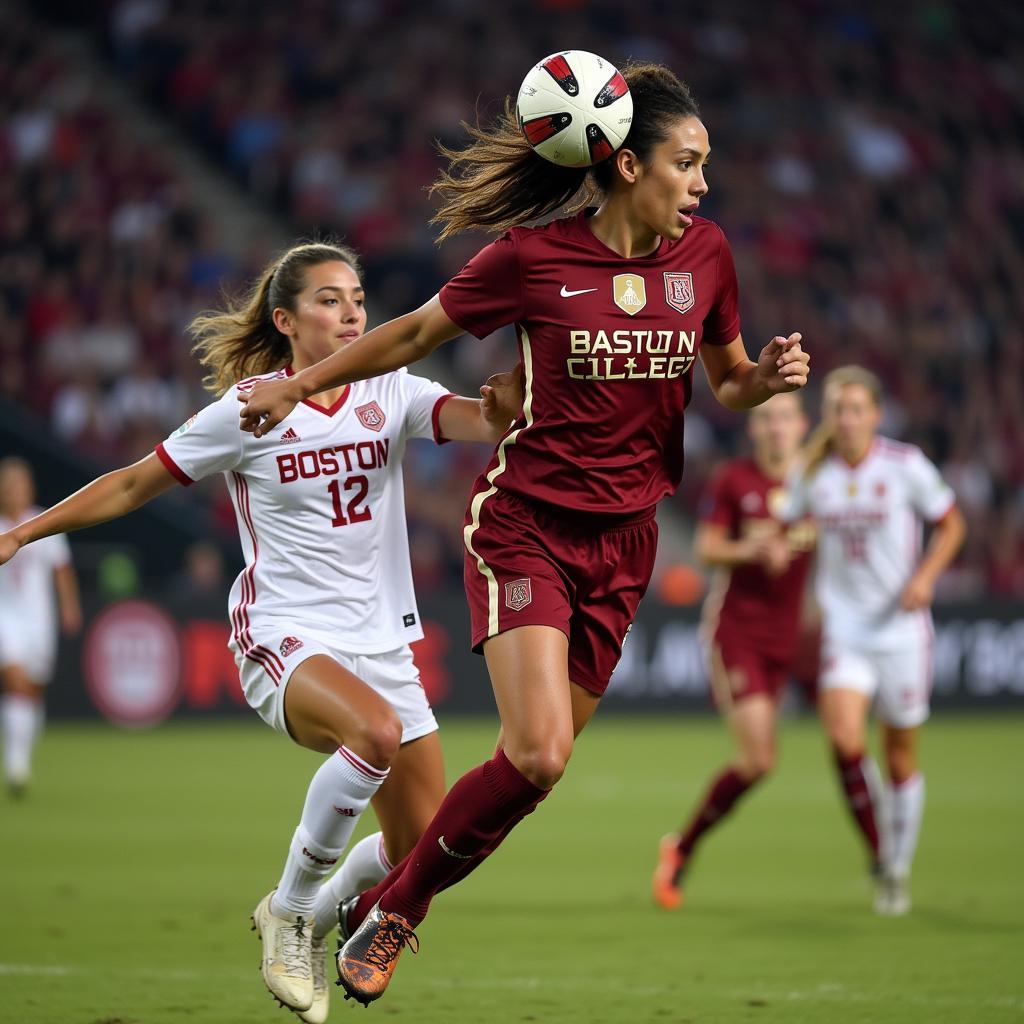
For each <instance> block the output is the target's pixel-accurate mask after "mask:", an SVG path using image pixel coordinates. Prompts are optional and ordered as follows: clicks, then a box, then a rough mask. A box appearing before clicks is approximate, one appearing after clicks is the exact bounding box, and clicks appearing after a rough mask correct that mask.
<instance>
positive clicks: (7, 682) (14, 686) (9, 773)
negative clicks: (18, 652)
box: [0, 664, 45, 798]
mask: <svg viewBox="0 0 1024 1024" xmlns="http://www.w3.org/2000/svg"><path fill="white" fill-rule="evenodd" d="M0 691H2V698H0V720H2V729H3V748H4V779H5V781H6V783H7V789H8V792H9V793H10V794H11V796H13V797H16V798H17V797H21V796H23V795H24V793H25V789H26V787H27V786H28V783H29V779H30V777H31V775H32V751H33V749H34V747H35V744H36V740H38V739H39V734H40V733H41V732H42V726H43V715H44V707H45V705H44V703H43V695H44V692H45V688H44V687H42V686H40V685H39V684H38V683H36V682H34V681H33V680H32V679H31V678H29V676H28V674H27V673H26V672H25V670H24V669H23V668H22V667H21V666H20V665H14V664H11V665H5V666H4V667H3V668H2V669H0Z"/></svg>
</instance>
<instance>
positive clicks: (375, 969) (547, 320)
mask: <svg viewBox="0 0 1024 1024" xmlns="http://www.w3.org/2000/svg"><path fill="white" fill-rule="evenodd" d="M626 79H627V81H628V83H629V87H630V90H631V91H632V94H633V105H634V115H633V123H632V127H631V129H630V132H629V136H628V137H627V139H626V141H625V143H624V145H623V147H622V148H621V149H620V150H619V151H618V152H617V153H615V154H614V155H613V156H611V157H609V158H608V159H606V160H605V161H604V162H602V163H600V164H598V165H597V166H596V167H594V168H593V170H592V172H591V173H588V171H587V170H586V169H581V170H573V169H567V168H562V167H557V166H554V165H552V164H549V163H547V162H546V161H544V160H543V159H542V158H541V157H539V156H538V155H537V154H536V153H534V152H533V150H532V149H531V148H530V146H529V144H528V143H527V142H526V140H525V139H524V138H523V136H522V134H521V133H520V131H519V127H518V124H517V122H516V120H515V117H514V115H513V113H512V110H511V104H508V105H507V107H506V116H505V118H504V119H503V121H502V122H501V123H500V124H498V125H497V126H496V127H495V128H494V129H493V130H491V131H485V130H481V129H476V130H475V131H474V135H475V141H474V143H473V144H472V145H470V146H469V148H468V149H466V150H464V151H462V152H453V151H447V153H446V155H448V156H449V157H450V158H451V160H452V165H453V167H452V171H451V172H450V173H447V174H445V175H443V176H442V178H441V180H440V181H439V182H438V183H437V186H436V187H437V189H438V190H439V191H440V192H441V194H442V195H443V196H444V197H445V203H444V205H443V206H442V208H441V210H440V212H439V213H438V215H437V219H438V220H439V221H440V222H441V223H442V224H443V226H444V227H443V230H442V232H441V236H442V238H443V237H447V236H448V235H451V234H454V233H456V232H458V231H463V230H466V229H470V228H483V229H487V230H506V229H511V230H506V233H505V234H504V235H503V236H502V237H501V238H499V239H498V240H496V241H494V242H492V243H491V244H490V245H488V246H486V247H485V248H484V249H482V250H481V251H480V252H479V253H478V254H477V255H476V256H475V257H474V258H473V259H472V260H471V261H470V262H469V263H468V264H467V265H466V267H465V268H464V269H463V270H462V271H461V272H460V273H459V274H457V275H456V277H455V278H453V279H452V280H451V281H449V282H448V284H446V285H445V286H444V287H443V288H442V289H441V292H440V294H439V295H437V296H435V297H434V298H432V299H431V300H430V301H429V302H427V303H426V304H425V305H424V306H422V307H421V308H420V309H418V310H416V311H415V312H413V313H409V314H407V315H405V316H402V317H399V318H398V319H396V320H393V321H391V322H390V323H388V324H385V325H383V326H381V327H378V328H376V329H375V330H373V331H371V332H370V333H369V334H367V335H366V337H365V338H364V339H363V340H362V341H360V342H358V343H357V344H355V345H352V346H350V347H349V348H348V349H347V350H346V351H345V352H339V353H336V354H335V355H334V356H332V357H330V358H328V359H326V360H325V361H324V362H323V363H321V364H319V365H318V366H313V367H310V368H309V369H308V370H306V371H304V372H303V373H301V374H296V375H295V376H294V377H290V378H288V379H287V380H281V381H274V382H266V383H263V384H262V385H257V386H256V387H254V388H253V389H251V390H250V391H248V392H247V393H246V394H244V395H241V396H240V399H241V400H242V401H243V402H244V403H245V406H244V408H243V409H242V425H243V427H246V428H248V429H251V430H254V431H255V433H256V435H257V437H262V436H266V435H267V434H268V433H271V432H274V431H276V430H277V428H278V424H280V423H281V421H282V420H283V419H284V418H285V416H287V415H288V413H289V412H290V411H291V410H292V409H293V408H294V407H295V405H296V403H297V402H300V401H301V400H302V399H303V398H304V397H305V396H307V395H309V394H311V393H314V392H316V391H319V390H321V389H323V388H325V387H337V386H340V385H342V384H344V383H345V382H346V381H354V380H358V379H361V378H365V377H371V376H374V375H376V374H378V373H384V372H387V371H389V370H394V369H395V368H396V367H400V366H404V365H406V364H407V363H410V362H412V361H414V360H416V359H419V358H422V357H423V356H424V355H426V354H427V353H428V352H431V351H432V350H433V349H435V348H436V347H437V346H438V345H440V344H441V343H442V342H445V341H448V340H449V339H451V338H454V337H456V336H457V335H459V334H462V333H464V332H468V333H470V334H473V335H475V336H476V337H478V338H483V337H484V336H486V335H488V334H489V333H490V332H492V331H494V330H495V329H496V328H498V327H501V326H502V325H504V324H511V323H514V324H516V328H517V333H518V337H519V344H520V352H521V358H522V365H523V369H524V374H525V390H526V399H525V402H524V404H523V409H522V414H521V416H520V417H519V418H518V419H517V421H516V423H515V426H514V428H513V429H512V430H510V431H509V432H508V433H507V434H506V435H505V437H504V438H502V440H501V443H500V444H499V445H498V448H497V451H496V452H495V454H494V457H493V459H492V460H491V463H490V466H489V468H488V469H487V471H486V472H485V473H484V474H483V475H482V476H481V477H480V479H479V480H478V481H477V484H476V486H475V489H474V492H473V494H472V497H471V500H470V504H469V509H468V511H467V514H466V521H465V531H464V538H465V546H466V565H465V573H466V589H467V595H468V599H469V603H470V611H471V618H472V630H473V636H472V642H473V646H474V648H475V649H477V650H480V649H482V650H483V653H484V656H485V658H486V661H487V667H488V670H489V672H490V676H491V682H492V685H493V688H494V694H495V698H496V701H497V705H498V711H499V714H500V717H501V724H502V730H503V737H504V740H503V744H502V746H501V747H500V749H499V750H498V751H497V752H496V753H495V754H494V756H493V757H491V758H490V760H488V761H486V762H485V763H484V764H482V765H480V766H479V767H477V768H475V769H473V770H472V771H470V772H469V773H468V774H466V775H464V776H463V777H462V778H461V779H460V780H459V781H458V782H457V783H456V784H455V785H454V786H453V787H452V789H451V790H450V791H449V793H448V795H447V796H446V797H445V799H444V802H443V803H442V805H441V808H440V810H439V811H438V813H437V815H436V816H435V818H434V820H433V822H432V823H431V824H430V826H429V827H428V828H427V830H426V832H424V834H423V836H422V837H421V839H420V841H419V842H418V843H417V844H416V847H415V849H414V850H413V852H412V853H411V854H410V856H409V858H408V859H407V861H406V863H405V864H404V865H402V866H400V867H396V869H395V871H393V872H392V873H391V874H390V875H389V876H388V878H387V879H385V880H384V881H383V882H381V883H379V885H378V886H376V887H374V889H372V890H370V891H369V892H368V893H365V894H364V895H363V896H362V897H361V898H360V899H359V900H358V901H356V903H355V905H349V904H348V903H346V905H345V907H344V914H345V919H346V920H345V923H344V927H345V928H347V929H349V930H351V929H354V928H356V926H359V927H358V930H357V931H355V932H354V933H353V934H352V938H350V939H349V941H348V942H347V944H346V945H345V947H344V949H343V950H342V951H341V952H340V953H339V955H338V968H339V975H340V980H341V982H342V983H343V985H344V986H345V988H346V991H347V993H348V994H349V995H351V996H354V997H355V998H356V999H358V1000H360V1001H362V1002H364V1003H368V1002H369V1001H371V1000H373V999H376V998H378V997H379V996H380V995H381V994H382V993H383V991H384V989H385V988H386V987H387V984H388V982H389V980H390V978H391V976H392V973H393V970H394V966H395V963H396V962H397V959H398V956H399V954H400V953H401V950H402V949H403V948H404V946H405V945H406V944H407V942H408V941H409V939H410V937H411V936H412V929H413V927H414V926H416V925H418V924H419V922H420V921H422V920H423V918H424V917H425V916H426V913H427V909H428V907H429V905H430V901H431V898H432V897H433V896H434V895H435V894H436V893H437V892H438V891H439V890H441V889H442V888H444V887H446V886H448V885H451V884H452V883H453V882H454V881H456V880H458V879H459V878H461V877H463V876H465V875H466V874H468V873H469V872H470V871H471V870H473V868H474V867H475V866H476V864H478V863H479V862H480V861H481V860H483V859H484V858H485V857H486V856H487V855H488V854H489V853H490V852H492V851H493V850H494V849H495V848H496V847H497V845H498V844H499V843H500V842H501V841H502V839H503V838H504V837H505V836H506V835H507V834H508V832H509V831H510V830H511V829H512V828H513V826H514V825H515V824H516V823H517V822H518V821H520V820H521V819H522V818H523V817H525V816H526V815H527V814H529V813H530V812H531V811H532V810H533V809H534V808H535V807H536V806H537V804H538V803H539V802H540V801H541V800H542V799H543V798H544V797H545V796H546V795H547V793H548V792H549V790H550V789H551V787H552V786H553V785H554V784H555V783H556V782H557V781H558V779H559V778H560V777H561V775H562V773H563V771H564V770H565V766H566V762H567V761H568V759H569V755H570V753H571V751H572V747H573V740H574V736H575V734H577V733H579V731H580V730H581V729H582V728H583V727H584V725H585V724H586V722H587V720H588V719H589V718H590V716H591V715H592V714H593V712H594V710H595V708H596V707H597V704H598V701H599V699H600V696H601V694H602V693H603V692H604V690H605V688H606V686H607V685H608V679H609V677H610V675H611V672H612V669H613V668H614V667H615V664H616V662H617V661H618V658H619V656H620V653H621V646H622V640H623V638H624V637H625V635H626V631H627V629H628V628H629V626H630V623H631V621H632V619H633V615H634V613H635V612H636V607H637V604H638V603H639V601H640V598H641V596H642V595H643V593H644V590H645V589H646V587H647V583H648V580H649V578H650V574H651V567H652V563H653V559H654V552H655V545H656V535H657V527H656V525H655V522H654V506H655V505H656V503H657V502H658V501H659V499H661V498H663V497H664V496H665V495H667V494H670V493H672V491H673V490H674V489H675V487H676V486H677V485H678V483H679V480H680V477H681V475H682V469H683V465H682V462H683V446H682V434H683V410H684V408H685V406H686V403H687V400H688V398H689V396H690V390H691V387H692V368H693V364H694V362H695V361H696V360H697V358H698V357H699V358H700V359H701V361H702V363H703V365H704V369H705V372H706V373H707V376H708V379H709V381H710V383H711V387H712V389H713V390H714V392H715V394H716V396H717V397H718V399H719V401H721V402H722V403H723V404H725V405H726V406H728V407H729V408H732V409H746V408H749V407H751V406H754V405H758V404H759V403H761V402H763V401H765V399H767V398H768V397H769V396H770V395H772V394H774V393H776V392H779V391H792V390H795V389H796V388H800V387H802V386H803V385H804V384H805V383H806V380H807V363H808V357H807V355H806V354H805V353H804V352H803V351H802V350H801V348H800V335H799V334H792V335H790V336H789V337H788V338H779V337H777V338H775V339H773V340H772V341H771V342H770V343H769V344H768V345H767V346H766V347H765V348H764V349H763V350H762V352H761V355H760V357H759V359H758V361H757V362H751V361H750V360H748V359H747V357H746V353H745V351H744V347H743V339H742V337H741V336H740V328H739V314H738V312H737V286H736V274H735V270H734V267H733V261H732V257H731V255H730V252H729V246H728V244H727V243H726V241H725V238H724V236H723V234H722V232H721V231H720V230H719V228H718V227H717V226H716V225H714V224H713V223H711V222H709V221H706V220H704V219H702V218H699V217H697V216H696V211H697V207H698V205H699V204H700V200H701V198H702V197H703V196H704V195H705V193H706V192H707V190H708V186H707V183H706V182H705V179H704V165H705V161H706V160H707V156H708V149H709V147H708V134H707V130H706V129H705V127H704V125H703V124H702V123H701V121H700V118H699V117H698V113H697V107H696V104H695V103H694V100H693V97H692V96H691V94H690V91H689V89H688V88H687V87H686V86H685V85H684V84H683V83H681V82H680V81H679V80H678V79H677V78H676V77H675V75H673V74H672V72H671V71H669V70H668V69H667V68H664V67H661V66H659V65H652V64H646V65H637V66H634V67H632V68H630V69H628V71H627V73H626ZM581 189H582V190H583V191H582V194H581ZM592 197H595V198H599V199H600V205H599V206H598V208H597V209H596V210H594V209H586V210H582V211H581V212H580V213H578V214H577V215H576V216H570V217H568V218H565V219H560V220H555V221H553V222H552V223H550V224H547V225H545V226H543V227H535V228H523V227H518V226H517V225H520V224H523V223H524V222H527V221H531V220H536V219H537V218H540V217H543V216H545V215H546V214H548V213H551V212H552V211H554V210H556V209H559V208H560V207H562V206H563V205H565V204H567V203H570V202H573V203H574V205H577V206H579V205H583V204H585V203H586V202H587V200H589V199H590V198H592Z"/></svg>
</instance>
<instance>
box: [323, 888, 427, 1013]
mask: <svg viewBox="0 0 1024 1024" xmlns="http://www.w3.org/2000/svg"><path fill="white" fill-rule="evenodd" d="M406 946H408V947H409V948H410V949H411V950H412V951H413V952H414V953H418V952H419V948H420V944H419V940H418V939H417V938H416V933H415V932H414V931H413V930H412V928H411V927H410V926H409V922H408V921H406V919H405V918H404V917H402V916H401V915H400V914H389V913H388V912H387V911H386V910H381V909H380V904H379V903H377V904H375V905H374V908H373V910H371V911H370V912H369V914H367V915H366V920H365V921H363V923H362V924H361V925H360V926H359V927H358V928H357V929H356V930H355V932H354V933H353V934H352V938H350V939H349V940H348V942H346V943H345V945H344V946H342V947H341V949H339V950H338V957H337V966H338V984H339V985H341V986H343V987H344V989H345V998H346V999H355V1000H356V1002H359V1003H362V1004H363V1006H369V1005H370V1003H372V1002H373V1001H374V1000H375V999H380V997H381V996H382V995H384V990H385V989H386V988H387V987H388V984H389V983H390V981H391V975H392V974H394V971H395V964H397V963H398V958H399V957H400V956H401V955H402V950H403V949H405V947H406Z"/></svg>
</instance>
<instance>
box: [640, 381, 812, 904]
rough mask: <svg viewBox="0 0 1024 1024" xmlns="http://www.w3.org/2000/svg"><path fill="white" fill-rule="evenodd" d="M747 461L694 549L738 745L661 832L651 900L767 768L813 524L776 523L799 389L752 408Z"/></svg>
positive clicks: (706, 505) (673, 896) (790, 663)
mask: <svg viewBox="0 0 1024 1024" xmlns="http://www.w3.org/2000/svg"><path fill="white" fill-rule="evenodd" d="M748 433H749V435H750V440H751V442H752V444H753V449H754V453H753V458H741V459H734V460H733V461H731V462H727V463H725V464H724V465H723V466H721V467H720V468H719V470H718V472H717V473H716V474H715V476H714V478H713V480H712V482H711V486H710V488H709V490H708V493H707V494H706V495H705V497H704V499H703V501H702V503H701V510H700V525H699V526H698V528H697V535H696V551H697V555H698V557H699V558H700V559H701V560H702V561H703V562H704V563H705V564H707V565H710V566H714V567H715V568H716V569H717V570H718V573H717V576H716V579H715V583H714V585H713V587H712V590H711V593H710V594H709V595H708V598H707V600H706V601H705V602H704V616H703V619H704V621H703V623H702V632H703V634H704V636H705V640H706V643H707V648H708V651H707V655H708V657H707V660H708V671H709V674H710V677H711V684H712V685H711V688H712V694H713V696H714V699H715V703H716V704H717V705H718V708H719V710H720V711H721V712H722V713H723V714H724V716H725V718H726V721H727V723H728V725H729V729H730V732H731V733H732V735H733V738H734V741H735V744H736V757H735V759H734V760H733V761H732V762H731V763H730V764H729V765H727V766H726V767H725V768H724V769H723V770H722V771H720V772H719V773H718V775H716V776H715V778H714V780H713V781H712V783H711V785H710V787H709V789H708V791H707V793H706V794H705V796H704V798H703V799H702V801H701V803H700V806H699V807H698V808H697V809H696V811H695V812H694V814H693V816H692V817H691V819H690V822H689V824H688V825H687V826H686V827H685V828H684V829H683V831H682V832H681V833H680V834H678V835H667V836H665V837H664V839H662V841H661V846H660V847H659V856H658V866H657V868H656V869H655V872H654V879H653V891H654V899H655V902H656V903H657V904H658V905H659V906H661V907H664V908H665V909H666V910H672V909H675V908H676V907H678V906H680V905H681V904H682V901H683V887H682V879H683V875H684V873H685V872H686V870H687V867H688V865H689V862H690V858H691V857H692V855H693V851H694V849H695V847H696V846H697V843H698V841H699V840H700V839H701V837H702V836H703V835H704V833H705V832H707V831H708V829H710V828H712V827H713V826H714V825H715V824H717V823H718V822H719V821H721V820H722V819H723V818H724V817H725V816H726V815H727V814H728V813H729V812H730V811H731V810H732V808H733V807H734V805H735V804H736V802H737V801H738V800H739V798H740V797H741V796H743V794H744V793H745V792H746V791H747V790H748V789H750V788H751V787H752V786H753V785H755V784H756V783H757V782H759V781H760V780H761V779H763V778H764V777H765V776H766V775H767V774H768V773H769V772H770V771H771V770H772V769H773V768H774V766H775V734H776V712H777V709H778V701H779V696H780V695H781V693H782V690H783V688H784V686H785V684H786V682H787V680H788V679H790V678H791V677H792V676H793V675H794V666H795V662H796V658H797V653H798V645H799V643H800V628H801V611H802V607H803V597H804V590H805V585H806V581H807V574H808V571H809V569H810V561H811V557H810V550H811V548H812V547H813V544H814V526H813V525H812V524H810V523H806V522H803V523H797V524H795V525H793V526H791V527H789V528H788V529H785V530H784V529H783V528H782V526H781V524H780V522H779V520H778V519H777V518H776V512H777V510H778V508H779V506H780V504H781V502H782V501H783V500H784V496H783V482H784V481H785V479H786V476H787V474H788V473H789V471H790V470H791V468H792V463H793V460H794V458H795V457H796V455H797V452H798V450H799V447H800V443H801V441H802V440H803V438H804V435H805V434H806V433H807V418H806V417H805V416H804V413H803V409H802V408H801V404H800V398H799V395H797V394H783V395H776V396H775V397H774V398H772V399H770V400H769V401H767V402H765V403H764V404H763V405H759V406H758V407H757V408H756V409H754V410H753V411H752V412H751V413H750V418H749V420H748Z"/></svg>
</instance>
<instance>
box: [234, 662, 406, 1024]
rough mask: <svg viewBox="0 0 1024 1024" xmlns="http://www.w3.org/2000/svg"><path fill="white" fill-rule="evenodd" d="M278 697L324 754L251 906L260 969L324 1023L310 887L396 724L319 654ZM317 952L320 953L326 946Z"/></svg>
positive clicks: (359, 802) (382, 773) (375, 773)
mask: <svg viewBox="0 0 1024 1024" xmlns="http://www.w3.org/2000/svg"><path fill="white" fill-rule="evenodd" d="M284 702H285V706H284V713H285V720H286V722H287V726H288V731H289V733H290V734H291V736H292V737H293V738H294V739H295V741H296V742H297V743H299V744H300V745H302V746H304V747H308V748H309V749H310V750H315V751H318V752H320V753H330V754H331V756H330V757H329V758H328V759H327V760H326V761H325V762H323V764H321V766H320V768H319V769H318V770H317V772H316V774H315V775H314V776H313V779H312V781H311V782H310V785H309V790H308V792H307V794H306V800H305V804H304V806H303V809H302V816H301V819H300V821H299V825H298V827H297V828H296V830H295V834H294V836H293V837H292V842H291V847H290V849H289V852H288V857H287V860H286V862H285V867H284V871H283V873H282V876H281V880H280V882H279V883H278V886H277V888H276V890H275V891H274V892H272V893H271V894H270V895H269V896H266V897H264V898H263V899H262V900H261V901H260V903H259V904H258V906H257V907H256V910H255V911H254V912H253V927H254V928H255V930H256V931H257V933H258V935H259V937H260V939H261V940H262V942H263V958H262V961H261V968H260V969H261V974H262V976H263V981H264V983H265V984H266V986H267V988H268V989H269V990H270V992H271V994H272V995H273V996H274V997H275V998H276V999H277V1000H278V1001H279V1002H281V1003H283V1004H284V1005H286V1006H288V1007H290V1008H291V1009H293V1010H297V1011H301V1012H304V1013H305V1014H306V1019H307V1020H313V1021H322V1020H325V1019H326V1016H327V999H328V996H327V987H326V977H324V978H323V979H322V980H323V982H324V984H323V985H322V986H316V985H315V984H314V977H313V960H312V953H313V951H312V944H313V925H314V914H315V906H316V897H317V892H318V891H319V888H320V885H321V883H322V882H323V879H324V878H325V877H326V875H327V874H328V873H329V872H330V871H331V869H332V868H333V867H334V865H335V864H336V863H337V861H338V858H339V857H340V856H341V854H342V852H343V851H344V849H345V846H346V845H347V844H348V841H349V838H350V837H351V835H352V832H353V830H354V829H355V826H356V823H357V822H358V820H359V817H360V815H361V814H362V812H363V810H364V809H365V808H366V806H367V805H368V804H369V802H370V799H371V798H372V797H373V796H374V795H375V794H376V793H377V791H378V790H379V789H380V786H381V783H382V782H383V781H384V780H385V779H386V778H387V777H388V768H389V765H390V763H391V760H392V758H393V757H394V756H395V754H396V753H397V751H398V746H399V743H400V741H401V734H402V727H401V723H400V722H399V721H398V716H397V715H396V714H395V712H394V709H393V708H392V707H391V706H390V705H389V704H388V703H387V701H386V700H385V699H384V698H383V697H381V696H380V695H379V694H378V693H376V692H375V691H374V690H372V689H371V688H370V687H369V686H367V685H366V684H365V683H363V682H362V681H361V680H360V679H358V678H357V677H356V676H354V675H353V674H352V673H351V672H349V671H348V670H347V669H345V668H343V667H342V666H341V665H339V664H338V663H337V662H335V661H334V660H333V659H332V658H329V657H326V656H325V655H315V656H313V657H311V658H307V659H306V660H305V661H303V662H302V664H301V665H299V666H298V667H297V668H296V669H295V671H294V672H293V673H292V676H291V678H290V680H289V682H288V685H287V689H286V690H285V695H284ZM319 952H320V953H321V954H322V955H321V960H323V958H324V957H325V956H326V948H324V949H322V950H319ZM317 997H318V998H317ZM314 1002H315V1003H316V1005H315V1006H314Z"/></svg>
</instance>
